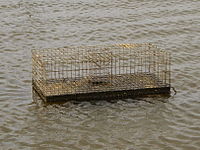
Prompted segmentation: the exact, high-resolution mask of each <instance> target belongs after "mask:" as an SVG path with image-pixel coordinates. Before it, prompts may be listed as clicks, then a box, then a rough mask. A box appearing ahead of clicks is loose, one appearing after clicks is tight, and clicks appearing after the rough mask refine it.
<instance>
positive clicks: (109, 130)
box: [0, 0, 200, 150]
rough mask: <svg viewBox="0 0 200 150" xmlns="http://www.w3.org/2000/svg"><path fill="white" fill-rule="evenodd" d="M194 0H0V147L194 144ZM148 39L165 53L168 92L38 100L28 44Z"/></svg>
mask: <svg viewBox="0 0 200 150" xmlns="http://www.w3.org/2000/svg"><path fill="white" fill-rule="evenodd" d="M199 10H200V1H199V0H167V1H166V0H123V1H122V0H121V1H119V0H112V1H108V0H74V1H69V0H59V1H56V0H34V1H30V0H6V1H5V0H0V60H1V63H0V147H1V148H0V149H3V150H4V149H5V150H7V149H75V150H76V149H77V150H79V149H80V150H81V149H122V150H124V149H126V150H138V149H142V150H149V149H166V150H169V149H172V150H173V149H174V150H176V149H177V150H179V149H181V150H182V149H185V150H188V149H192V150H198V149H199V147H200V45H199V44H200V11H199ZM143 42H152V43H155V44H157V45H159V46H160V47H161V48H164V49H166V50H167V51H169V52H171V53H172V56H173V62H172V64H173V65H172V86H174V87H175V88H176V90H177V91H178V93H177V95H175V96H172V97H170V98H164V97H159V98H143V99H126V100H119V101H116V102H112V103H111V102H107V101H100V102H82V103H72V102H69V103H65V104H62V105H56V104H54V105H48V106H40V105H36V104H35V103H32V90H31V49H42V48H54V47H63V46H68V45H96V44H98V45H99V44H100V45H101V44H115V43H143Z"/></svg>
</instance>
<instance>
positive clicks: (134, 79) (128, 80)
mask: <svg viewBox="0 0 200 150" xmlns="http://www.w3.org/2000/svg"><path fill="white" fill-rule="evenodd" d="M95 79H96V80H95V82H94V81H93V82H92V81H91V80H89V79H87V80H86V79H79V80H78V79H76V80H74V81H71V82H70V83H71V84H69V82H67V84H68V85H69V86H68V87H67V86H66V87H65V88H64V86H63V83H64V81H63V80H62V81H60V80H51V81H48V84H47V85H46V87H49V88H50V87H54V89H56V90H53V92H52V91H51V92H50V93H49V94H46V95H45V93H43V92H42V91H41V90H40V88H39V87H37V84H35V83H34V81H33V89H34V90H35V91H36V92H37V93H38V95H39V96H40V97H41V98H42V100H44V101H45V102H58V101H68V100H101V99H106V100H107V99H120V98H134V97H138V96H148V95H155V94H170V86H166V83H163V82H162V81H160V80H159V79H157V78H156V76H155V75H153V74H147V73H138V74H125V75H116V76H112V80H110V76H103V77H99V78H98V80H97V78H95ZM105 81H107V82H105ZM72 84H74V85H76V87H75V86H73V87H72V86H71V85H72ZM69 88H70V89H71V90H69ZM116 89H117V90H116Z"/></svg>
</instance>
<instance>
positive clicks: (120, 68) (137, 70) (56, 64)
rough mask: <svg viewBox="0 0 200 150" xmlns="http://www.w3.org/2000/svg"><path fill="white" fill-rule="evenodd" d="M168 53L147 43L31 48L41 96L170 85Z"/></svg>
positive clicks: (34, 80) (35, 78) (35, 75)
mask: <svg viewBox="0 0 200 150" xmlns="http://www.w3.org/2000/svg"><path fill="white" fill-rule="evenodd" d="M170 57H171V56H170V53H168V52H166V51H164V50H161V49H159V48H158V47H157V46H155V45H153V44H149V43H145V44H119V45H110V46H108V45H105V46H80V47H65V48H57V49H43V50H33V51H32V61H33V82H34V85H35V86H37V88H39V89H40V91H42V93H43V95H44V96H54V95H65V94H79V93H90V92H104V91H119V90H131V89H144V88H159V87H169V86H170Z"/></svg>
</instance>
